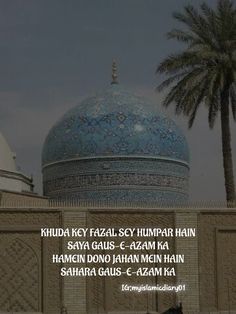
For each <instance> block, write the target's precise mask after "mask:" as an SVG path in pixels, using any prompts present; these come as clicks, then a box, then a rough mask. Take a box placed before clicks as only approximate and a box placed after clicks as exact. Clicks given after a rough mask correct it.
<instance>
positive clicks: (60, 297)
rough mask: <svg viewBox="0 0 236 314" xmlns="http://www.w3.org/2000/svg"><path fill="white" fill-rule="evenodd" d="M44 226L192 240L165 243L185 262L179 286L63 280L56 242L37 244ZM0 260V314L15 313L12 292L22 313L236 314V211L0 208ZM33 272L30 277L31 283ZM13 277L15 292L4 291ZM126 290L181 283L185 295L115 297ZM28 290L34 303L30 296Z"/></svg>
mask: <svg viewBox="0 0 236 314" xmlns="http://www.w3.org/2000/svg"><path fill="white" fill-rule="evenodd" d="M45 226H50V227H55V226H64V227H86V226H88V227H90V226H93V227H95V226H97V227H115V228H119V227H161V228H168V227H170V228H171V227H181V228H188V227H192V228H194V227H195V228H197V237H196V238H183V239H182V238H178V239H177V238H176V239H172V240H169V242H170V252H171V253H172V252H173V254H174V253H175V254H185V255H186V263H185V264H184V265H181V264H179V265H177V266H176V269H177V277H176V278H166V279H163V278H162V279H161V278H159V279H158V278H153V279H152V278H149V279H145V278H142V279H136V280H134V279H132V280H131V279H127V278H125V277H123V278H122V277H118V278H92V279H91V278H88V279H85V278H65V279H64V280H61V279H60V276H59V269H58V267H57V266H55V265H53V264H52V263H51V261H50V256H51V254H52V253H53V252H54V253H55V252H59V251H60V250H62V249H63V247H64V244H63V243H60V241H56V242H55V239H44V240H43V241H42V239H40V235H39V229H40V228H41V227H45ZM134 240H135V239H134ZM156 240H157V239H156ZM9 248H10V250H9ZM14 250H15V251H16V252H18V253H16V255H14V254H13V253H12V252H14ZM0 252H1V254H2V252H5V253H4V254H5V255H3V256H5V257H4V258H5V259H4V258H3V259H2V261H1V264H0V272H2V273H1V279H2V280H1V282H0V290H1V291H0V292H1V293H0V312H1V310H2V311H3V310H4V311H9V310H12V311H13V312H14V310H15V309H14V305H13V303H14V300H18V299H19V298H20V296H19V294H17V293H16V295H14V293H12V294H13V296H10V295H9V291H13V290H16V291H17V285H19V287H23V288H24V289H25V292H26V297H25V296H24V298H26V299H27V300H28V301H27V302H28V303H27V302H26V303H27V304H28V305H27V304H26V303H25V301H24V300H21V301H20V302H21V303H22V304H20V305H15V307H16V308H17V306H18V311H20V310H21V309H23V310H25V312H33V310H35V309H36V308H37V311H38V312H44V313H59V311H60V308H61V306H62V305H63V304H64V305H65V306H66V308H67V311H68V314H85V313H91V314H96V313H113V314H115V313H120V314H125V313H146V312H147V311H149V312H150V313H157V312H159V313H161V312H163V311H164V310H166V309H168V308H169V307H171V306H173V305H175V304H177V303H178V302H180V301H181V302H182V303H183V306H184V313H185V314H186V313H216V312H219V311H222V312H223V311H224V312H225V313H226V312H230V313H231V314H232V313H234V312H236V209H223V208H222V209H216V208H215V209H197V208H192V209H173V208H168V209H148V208H146V209H142V208H133V209H130V208H127V209H126V208H109V209H107V208H103V209H102V208H81V207H80V208H76V207H73V208H68V207H63V208H62V207H61V208H52V207H51V208H49V207H48V208H43V209H40V208H37V207H36V208H35V207H34V208H33V207H28V208H19V207H18V208H1V209H0ZM19 252H23V253H24V254H23V255H22V256H21V255H20V254H19ZM64 252H65V250H64ZM11 254H13V256H15V259H14V258H11V257H10V256H11ZM16 257H17V259H16ZM24 258H26V260H24ZM7 260H8V261H9V263H8V262H7ZM19 266H20V267H19ZM14 267H15V269H17V271H15V273H14ZM30 269H35V271H34V275H33V276H31V273H30ZM37 272H38V275H37ZM4 274H5V275H4ZM35 274H36V275H35ZM10 275H11V276H12V278H13V279H12V280H11V282H12V283H11V285H12V286H11V285H10V286H9V283H8V282H9V278H8V277H9V276H10ZM24 276H25V277H24ZM18 277H20V278H26V279H24V280H25V283H26V284H25V283H24V284H23V282H22V283H19V282H18V281H17V280H18V279H17V278H18ZM27 278H28V279H27ZM21 280H23V279H21ZM27 280H28V282H29V284H30V285H32V284H33V287H34V288H33V290H32V288H30V286H27ZM123 282H125V283H143V284H146V283H150V284H156V283H177V284H178V283H185V284H186V286H187V291H186V292H185V293H182V294H178V295H177V297H176V295H175V294H174V293H148V294H145V293H142V294H137V293H136V294H135V293H133V294H132V293H129V294H127V293H124V292H121V290H120V286H121V284H122V283H123ZM21 285H22V286H21ZM12 289H13V290H12ZM27 289H29V291H31V292H32V291H33V296H34V297H32V298H31V297H30V296H28V294H27ZM7 290H8V292H7ZM7 293H8V295H6V294H7ZM10 294H11V293H10ZM36 294H37V297H35V295H36ZM29 295H30V294H29ZM14 298H15V299H14ZM14 304H17V303H16V302H15V303H14ZM42 305H44V308H43V306H42ZM1 307H2V308H1ZM37 311H36V312H37ZM23 312H24V311H23Z"/></svg>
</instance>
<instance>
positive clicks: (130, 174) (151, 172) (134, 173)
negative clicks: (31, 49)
mask: <svg viewBox="0 0 236 314" xmlns="http://www.w3.org/2000/svg"><path fill="white" fill-rule="evenodd" d="M188 162H189V152H188V145H187V142H186V139H185V137H184V135H183V134H182V132H181V130H180V129H179V128H178V127H177V126H176V124H175V123H174V122H173V121H172V120H170V119H169V118H167V117H165V116H163V115H161V114H159V113H157V112H156V110H155V106H154V107H152V106H151V105H150V103H149V101H148V100H145V99H143V98H140V97H137V96H134V95H133V94H132V93H130V92H128V91H127V90H126V89H124V88H123V87H122V86H120V85H118V84H112V85H111V86H110V87H109V88H108V89H106V90H105V91H102V92H100V93H98V94H96V95H95V96H93V97H89V98H86V99H85V100H84V101H82V102H81V103H80V104H79V105H78V106H76V107H75V108H73V109H72V110H70V111H69V112H67V113H66V114H65V115H64V116H63V117H62V118H61V119H60V120H59V121H58V122H57V123H56V124H55V126H54V127H53V128H52V129H51V131H50V132H49V134H48V136H47V138H46V140H45V144H44V147H43V154H42V166H43V184H44V193H45V195H47V196H49V197H52V198H56V199H68V198H69V199H71V198H72V199H79V200H83V201H92V202H94V201H95V202H96V201H99V202H100V201H109V202H111V201H112V202H113V201H114V202H116V203H117V202H120V201H122V202H133V203H135V202H144V203H147V204H150V203H153V202H155V203H156V202H161V203H165V204H166V203H169V202H175V203H176V202H183V201H186V200H187V199H188V176H189V166H188Z"/></svg>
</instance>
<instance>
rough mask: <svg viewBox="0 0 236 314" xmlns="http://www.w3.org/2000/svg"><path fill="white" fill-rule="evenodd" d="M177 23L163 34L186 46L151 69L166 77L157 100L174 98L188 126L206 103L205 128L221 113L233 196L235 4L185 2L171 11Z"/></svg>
mask: <svg viewBox="0 0 236 314" xmlns="http://www.w3.org/2000/svg"><path fill="white" fill-rule="evenodd" d="M174 18H175V19H176V20H178V21H179V22H181V23H182V24H183V26H184V28H183V29H173V30H172V31H170V32H169V33H168V38H169V39H175V40H177V41H179V42H181V43H183V44H184V45H185V46H186V49H185V50H184V51H182V52H180V53H176V54H172V55H170V56H169V57H167V58H166V59H165V60H164V61H163V62H161V63H160V65H159V66H158V68H157V73H161V74H165V75H167V76H168V77H167V78H166V79H165V80H164V81H163V82H162V84H161V85H159V86H158V90H160V91H161V90H163V89H165V88H167V87H171V88H170V90H168V93H167V95H166V97H165V99H164V102H163V105H164V106H166V107H167V106H169V105H170V104H173V103H174V104H175V111H176V114H183V115H185V116H187V117H188V124H189V128H191V127H192V125H193V122H194V120H195V117H196V114H197V111H198V108H199V106H200V105H201V104H203V103H204V104H205V105H206V106H207V108H208V121H209V126H210V128H213V127H214V124H215V120H216V117H217V114H218V113H220V116H221V131H222V152H223V166H224V177H225V189H226V198H227V203H228V204H232V203H234V202H235V185H234V174H233V162H232V153H231V134H230V107H231V109H232V115H233V118H234V120H236V9H235V7H234V6H233V3H232V2H231V1H230V0H220V1H219V2H218V4H217V7H216V9H212V8H210V7H209V6H208V5H207V4H206V3H203V4H202V5H201V7H200V9H199V10H197V9H195V8H194V7H193V6H191V5H188V6H186V7H184V11H183V12H182V13H174Z"/></svg>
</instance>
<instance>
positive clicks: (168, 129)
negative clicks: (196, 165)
mask: <svg viewBox="0 0 236 314" xmlns="http://www.w3.org/2000/svg"><path fill="white" fill-rule="evenodd" d="M0 152H1V154H0V278H1V280H0V314H1V313H34V314H36V313H45V314H58V313H67V314H87V313H89V314H98V313H100V314H136V313H139V314H148V313H149V314H150V313H152V314H154V313H155V314H157V313H163V312H164V311H166V310H167V309H169V308H170V307H173V306H176V305H177V304H179V302H181V303H182V305H183V312H184V313H189V314H197V313H202V314H208V313H215V314H217V313H226V312H227V313H236V272H235V265H236V246H235V243H236V208H226V207H222V206H217V205H216V206H207V205H204V204H203V205H201V206H196V205H190V202H189V190H188V188H189V184H188V183H189V182H188V181H189V175H190V157H189V156H190V154H189V149H188V144H187V141H186V139H185V136H184V134H183V133H182V131H181V130H180V129H179V128H178V127H177V125H176V124H175V123H174V122H173V121H172V120H171V119H169V118H167V117H166V116H164V115H162V114H160V113H157V111H156V110H154V109H153V107H152V106H151V104H150V102H149V100H146V99H144V98H142V97H139V96H136V95H133V93H131V92H130V91H129V90H127V89H126V88H125V87H123V86H122V85H121V84H119V83H118V78H117V70H116V65H115V63H113V71H112V84H111V85H110V86H108V88H107V89H105V90H103V91H100V92H98V93H97V94H96V95H94V96H91V97H88V98H86V99H85V100H84V101H82V102H81V103H80V104H79V105H78V106H76V107H74V108H73V109H71V110H70V111H68V112H67V113H65V115H64V116H63V117H62V118H61V119H60V120H59V121H58V122H57V123H56V124H55V125H54V126H53V127H52V128H51V130H50V131H49V134H48V136H47V137H46V139H45V143H44V146H43V150H42V173H43V196H39V195H37V194H35V193H34V191H33V180H32V178H30V177H28V176H26V175H24V174H22V173H21V172H19V171H17V167H16V162H15V156H14V154H13V153H12V152H11V149H10V148H9V145H8V144H7V142H6V140H5V139H4V137H3V135H0ZM73 227H74V228H89V227H93V228H94V227H98V228H99V227H100V228H114V229H117V228H121V227H122V228H134V227H136V228H137V227H140V228H157V227H158V228H161V229H168V228H169V229H171V228H172V229H174V228H179V229H181V228H182V229H192V230H193V229H194V230H196V236H193V237H172V238H170V239H168V243H169V249H168V252H169V254H184V255H185V263H178V264H176V265H175V271H176V274H175V276H172V277H163V276H150V277H137V278H136V277H135V278H131V277H127V276H126V275H125V274H122V275H121V276H120V277H69V276H68V277H67V276H66V277H62V276H60V267H61V265H59V264H54V263H52V255H53V254H61V253H65V254H67V253H69V251H68V249H67V248H66V246H65V242H66V241H65V239H61V238H50V237H48V238H42V237H41V228H73ZM151 239H153V241H158V239H159V238H158V237H156V236H154V237H151ZM67 240H70V239H67ZM80 240H81V241H85V240H86V238H85V237H80ZM99 240H101V241H102V239H99ZM136 240H137V239H136V235H134V236H133V238H132V239H127V241H134V242H135V241H136ZM114 252H116V249H115V251H114ZM147 254H149V252H147ZM161 265H162V264H161ZM107 266H109V265H107ZM122 267H123V266H122ZM124 283H125V284H127V285H152V286H153V285H180V284H184V285H185V286H186V290H185V291H181V292H179V293H175V292H168V293H164V292H152V291H151V292H148V293H137V292H134V293H133V292H124V291H121V286H122V284H124Z"/></svg>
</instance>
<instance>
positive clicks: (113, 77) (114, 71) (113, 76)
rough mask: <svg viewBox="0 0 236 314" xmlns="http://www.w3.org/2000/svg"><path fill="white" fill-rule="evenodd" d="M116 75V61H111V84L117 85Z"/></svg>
mask: <svg viewBox="0 0 236 314" xmlns="http://www.w3.org/2000/svg"><path fill="white" fill-rule="evenodd" d="M117 78H118V75H117V65H116V61H115V60H113V61H112V81H111V84H118V80H117Z"/></svg>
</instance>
